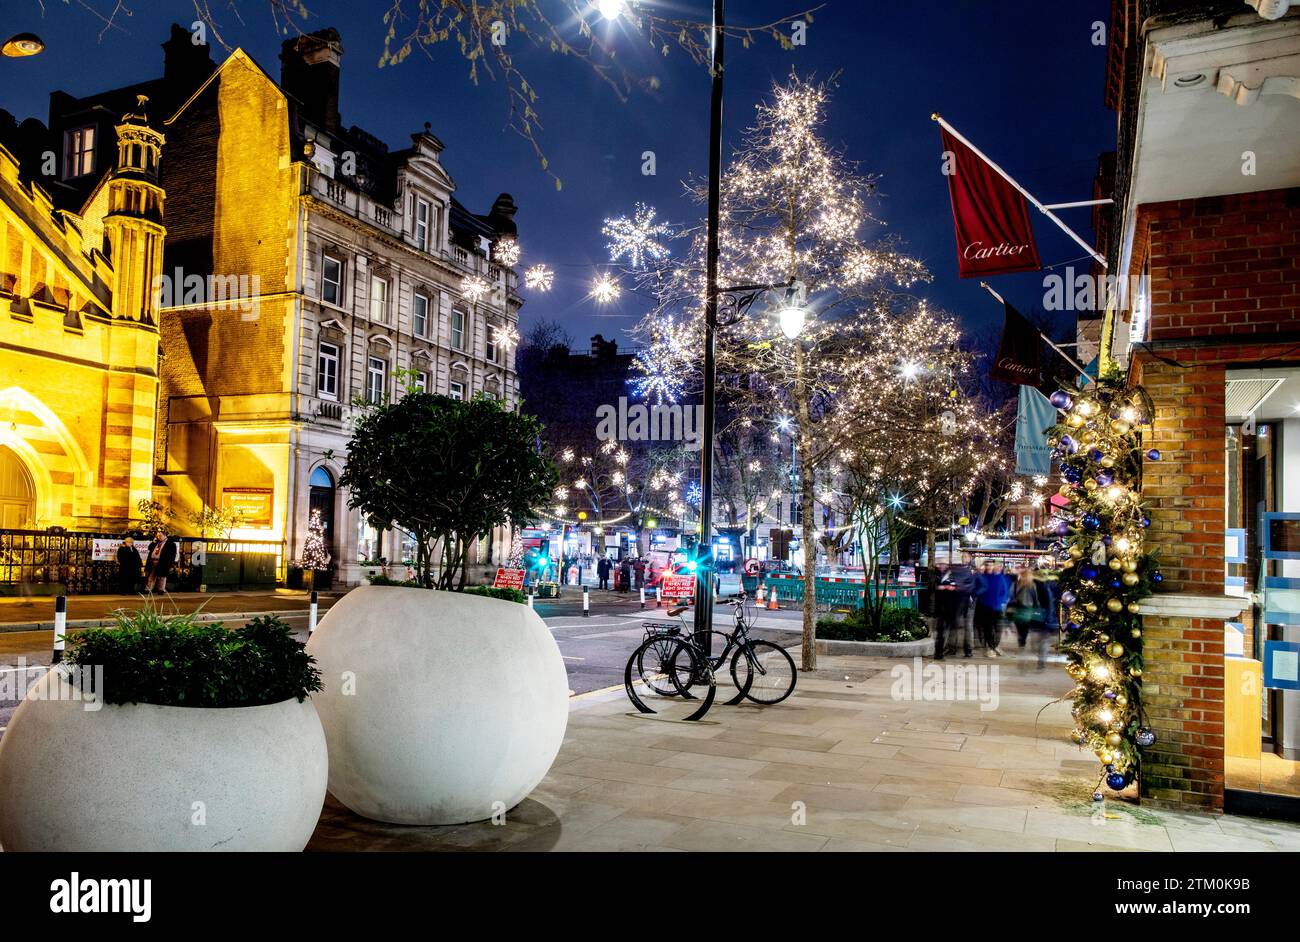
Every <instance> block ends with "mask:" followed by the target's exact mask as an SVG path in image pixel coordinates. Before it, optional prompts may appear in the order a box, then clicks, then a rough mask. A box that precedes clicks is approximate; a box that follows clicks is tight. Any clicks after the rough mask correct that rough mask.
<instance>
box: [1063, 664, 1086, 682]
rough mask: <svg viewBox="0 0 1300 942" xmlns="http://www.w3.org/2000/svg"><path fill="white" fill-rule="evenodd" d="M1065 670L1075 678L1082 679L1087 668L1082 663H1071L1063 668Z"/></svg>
mask: <svg viewBox="0 0 1300 942" xmlns="http://www.w3.org/2000/svg"><path fill="white" fill-rule="evenodd" d="M1065 672H1066V673H1067V674H1069V675H1070V676H1071V677H1073V678H1074V679H1075V680H1083V678H1085V677H1087V676H1088V669H1087V668H1086V667H1084V666H1083V665H1082V664H1071V665H1070V666H1069V667H1067V668H1066V669H1065Z"/></svg>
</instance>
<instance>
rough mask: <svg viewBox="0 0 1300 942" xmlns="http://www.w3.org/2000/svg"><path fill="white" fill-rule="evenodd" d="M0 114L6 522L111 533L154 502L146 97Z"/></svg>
mask: <svg viewBox="0 0 1300 942" xmlns="http://www.w3.org/2000/svg"><path fill="white" fill-rule="evenodd" d="M130 99H131V100H130V104H129V106H128V107H127V108H125V109H122V110H118V109H117V108H101V109H99V110H98V111H97V112H96V115H95V119H94V121H87V122H85V123H84V124H81V125H79V126H78V127H76V128H74V129H72V133H70V134H66V135H64V134H60V133H58V132H59V128H57V126H56V124H55V123H54V122H51V125H50V128H49V130H47V129H46V127H45V126H44V125H42V124H41V123H40V122H38V121H34V120H29V121H25V122H23V124H22V125H17V124H16V123H14V122H13V120H12V118H11V117H10V116H8V115H7V114H3V115H0V142H3V146H0V526H2V527H3V528H5V529H46V528H48V527H64V528H66V529H69V530H72V529H76V530H89V531H108V532H120V531H123V530H125V529H126V528H127V527H128V525H129V522H130V520H131V519H132V518H133V517H135V516H136V512H137V511H136V505H137V502H138V501H140V500H143V499H148V498H149V497H150V496H151V493H152V481H153V471H154V465H153V459H154V452H153V444H154V431H155V409H156V405H157V395H158V348H159V332H158V317H157V311H156V309H155V305H154V297H153V293H152V291H151V285H152V284H153V280H154V277H155V276H156V275H157V273H158V272H159V270H160V269H161V266H162V258H163V246H164V239H165V236H166V229H165V227H164V224H163V203H164V192H163V189H162V187H161V186H160V185H159V178H158V173H159V160H160V158H161V154H162V150H163V144H164V136H163V134H162V133H160V132H159V131H158V130H157V129H156V128H155V127H152V126H151V125H150V123H149V119H148V118H147V117H146V115H145V110H146V105H147V102H148V98H147V96H145V95H143V94H140V95H133V96H130Z"/></svg>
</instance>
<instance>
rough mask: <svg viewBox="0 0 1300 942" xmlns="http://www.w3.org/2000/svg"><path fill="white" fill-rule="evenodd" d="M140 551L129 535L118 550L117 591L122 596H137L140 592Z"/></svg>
mask: <svg viewBox="0 0 1300 942" xmlns="http://www.w3.org/2000/svg"><path fill="white" fill-rule="evenodd" d="M143 565H144V564H143V563H142V562H141V560H140V551H139V550H138V549H136V548H135V539H134V538H133V537H131V536H130V535H129V534H128V535H127V536H125V537H123V539H122V545H121V546H119V547H118V548H117V591H118V593H119V594H121V595H135V594H136V592H138V591H139V590H140V569H141V567H142V566H143Z"/></svg>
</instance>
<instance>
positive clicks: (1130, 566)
mask: <svg viewBox="0 0 1300 942" xmlns="http://www.w3.org/2000/svg"><path fill="white" fill-rule="evenodd" d="M1124 571H1125V572H1137V571H1138V561H1137V560H1136V559H1126V560H1124Z"/></svg>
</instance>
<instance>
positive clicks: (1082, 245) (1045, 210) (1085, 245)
mask: <svg viewBox="0 0 1300 942" xmlns="http://www.w3.org/2000/svg"><path fill="white" fill-rule="evenodd" d="M930 120H932V121H938V122H939V126H940V127H942V128H944V129H945V130H946V131H947V132H948V133H949V134H951V135H952V136H953V137H955V138H957V140H959V141H961V142H962V143H963V144H965V145H966V146H967V147H968V148H970V150H971V151H972V152H973V153H974V154H975V156H976V157H978V158H979V159H980V160H982V161H984V162H985V163H986V164H988V165H989V166H990V167H992V168H993V169H994V170H996V171H997V172H998V174H999V175H1000V176H1001V177H1002V179H1004V180H1006V181H1007V182H1008V183H1010V184H1011V185H1012V186H1013V187H1015V188H1016V189H1017V190H1019V191H1020V195H1021V196H1023V197H1024V198H1025V199H1027V200H1029V202H1031V203H1033V204H1034V206H1035V207H1036V208H1037V209H1038V211H1039V212H1041V213H1042V214H1043V215H1044V216H1046V217H1047V218H1048V219H1050V220H1052V222H1054V223H1056V224H1057V226H1059V227H1060V229H1061V231H1062V232H1064V233H1065V234H1066V235H1068V236H1069V237H1070V238H1071V239H1073V240H1074V241H1075V242H1077V243H1079V247H1080V248H1082V249H1083V250H1084V251H1085V252H1087V253H1088V254H1089V255H1091V256H1092V257H1093V258H1094V259H1096V260H1097V261H1098V262H1100V263H1101V266H1102V268H1107V267H1109V266H1108V265H1107V263H1106V257H1105V256H1104V255H1102V254H1101V253H1100V252H1098V251H1097V250H1096V249H1095V248H1093V247H1092V246H1091V245H1089V244H1088V243H1087V242H1085V241H1084V240H1083V238H1082V237H1080V235H1079V234H1078V233H1077V232H1075V231H1074V230H1073V229H1071V228H1070V227H1069V226H1067V225H1066V224H1065V223H1063V222H1062V221H1061V220H1060V218H1059V217H1058V216H1057V215H1056V214H1055V213H1054V212H1052V211H1051V210H1050V209H1048V208H1047V207H1046V206H1044V205H1043V204H1042V203H1040V202H1039V201H1038V200H1037V199H1035V197H1034V194H1032V193H1030V192H1029V191H1028V190H1026V189H1025V188H1024V187H1023V186H1021V185H1020V184H1019V183H1017V182H1016V181H1015V179H1013V178H1012V176H1011V174H1009V173H1007V172H1006V171H1005V170H1003V169H1002V168H1001V167H999V166H998V165H997V164H995V163H994V162H993V161H992V160H990V159H989V157H988V155H987V154H985V153H984V152H983V151H982V150H980V149H979V148H978V147H976V146H975V145H974V144H972V143H971V142H970V141H968V140H967V139H966V137H965V136H964V135H963V134H962V133H961V132H960V131H958V130H957V129H956V128H955V127H953V126H952V125H951V124H949V123H948V122H947V121H945V120H943V118H941V117H940V116H939V112H937V111H936V112H934V113H933V114H931V115H930ZM1058 205H1064V204H1058Z"/></svg>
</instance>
